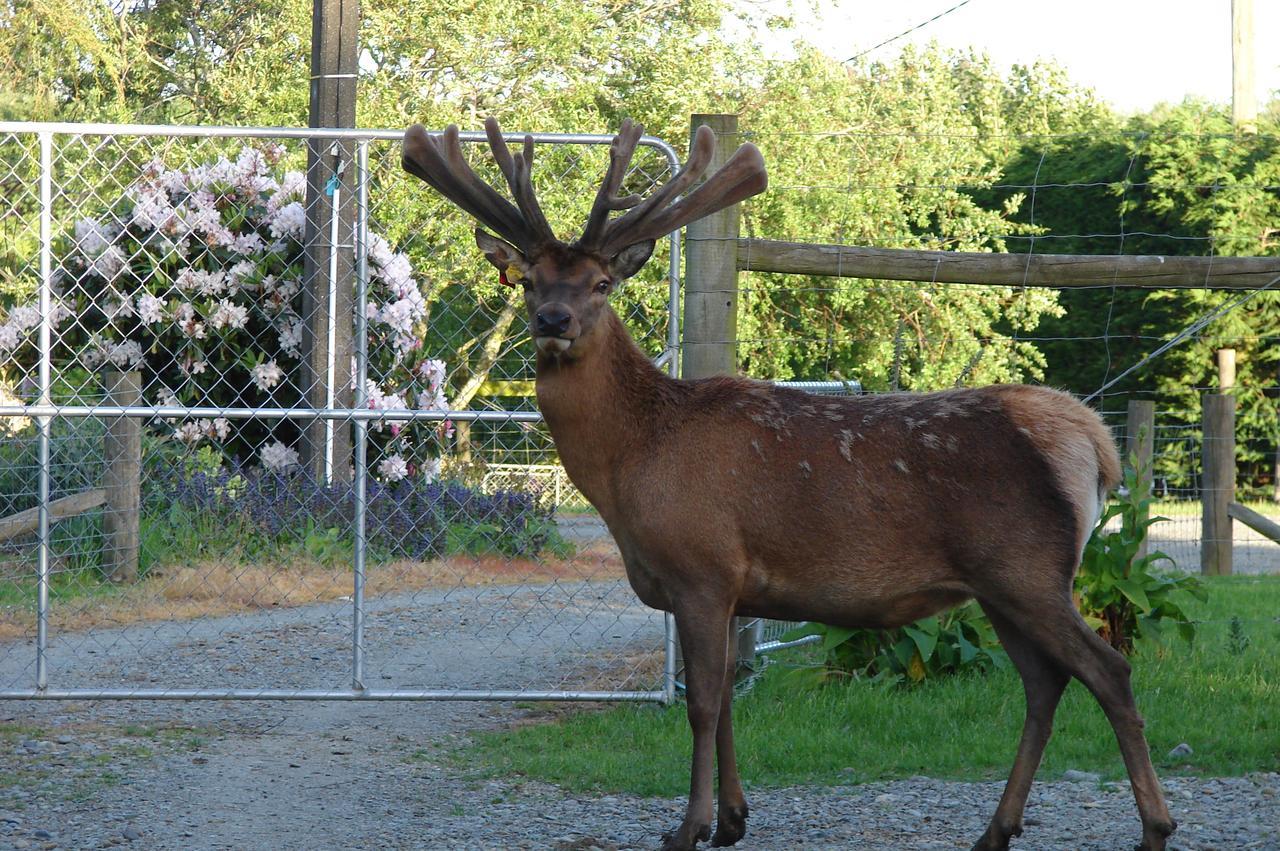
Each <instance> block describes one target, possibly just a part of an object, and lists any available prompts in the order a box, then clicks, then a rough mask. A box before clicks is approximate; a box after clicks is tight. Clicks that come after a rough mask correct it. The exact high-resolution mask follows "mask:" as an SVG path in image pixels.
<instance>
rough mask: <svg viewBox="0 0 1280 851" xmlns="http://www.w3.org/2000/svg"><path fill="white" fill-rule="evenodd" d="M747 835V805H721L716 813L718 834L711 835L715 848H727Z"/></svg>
mask: <svg viewBox="0 0 1280 851" xmlns="http://www.w3.org/2000/svg"><path fill="white" fill-rule="evenodd" d="M746 835H747V805H746V804H743V805H742V806H740V807H721V808H720V812H719V813H717V814H716V835H715V836H713V837H711V845H712V847H715V848H726V847H728V846H730V845H733V844H734V843H735V842H737V841H738V840H739V839H741V838H742V837H744V836H746Z"/></svg>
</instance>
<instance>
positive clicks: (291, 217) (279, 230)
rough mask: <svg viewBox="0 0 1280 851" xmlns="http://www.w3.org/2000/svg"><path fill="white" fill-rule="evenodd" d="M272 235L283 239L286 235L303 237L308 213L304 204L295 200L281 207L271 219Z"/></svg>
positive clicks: (297, 237) (296, 237)
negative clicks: (303, 206)
mask: <svg viewBox="0 0 1280 851" xmlns="http://www.w3.org/2000/svg"><path fill="white" fill-rule="evenodd" d="M270 222H271V235H272V236H274V237H276V238H279V239H283V238H285V237H290V236H291V237H294V238H295V239H301V238H302V232H303V229H304V228H305V227H306V224H307V213H306V211H305V210H304V209H303V208H302V204H301V203H299V202H297V201H293V202H291V203H289V204H286V205H285V206H283V207H281V208H280V209H279V210H278V211H277V212H276V214H275V215H274V216H272V217H271V219H270Z"/></svg>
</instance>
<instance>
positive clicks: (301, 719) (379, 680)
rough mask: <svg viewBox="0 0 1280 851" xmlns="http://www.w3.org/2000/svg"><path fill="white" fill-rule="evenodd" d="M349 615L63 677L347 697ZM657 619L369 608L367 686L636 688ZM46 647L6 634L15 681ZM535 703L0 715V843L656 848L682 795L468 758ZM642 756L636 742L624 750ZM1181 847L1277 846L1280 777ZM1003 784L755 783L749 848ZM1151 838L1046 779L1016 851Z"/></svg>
mask: <svg viewBox="0 0 1280 851" xmlns="http://www.w3.org/2000/svg"><path fill="white" fill-rule="evenodd" d="M345 615H346V608H345V606H342V605H338V604H334V605H320V606H309V607H305V608H299V609H290V610H273V611H268V612H262V613H259V614H253V615H244V616H239V617H233V618H219V619H208V620H202V621H192V622H186V623H168V622H165V623H152V624H143V625H137V626H131V627H126V628H120V629H114V630H95V631H92V632H89V633H82V634H76V635H70V636H61V637H55V641H54V644H53V646H52V649H51V677H52V681H53V682H54V684H55V685H62V686H72V685H75V686H81V687H86V686H120V685H121V684H122V683H126V684H127V683H139V684H143V685H151V686H153V687H154V686H157V685H172V686H196V685H225V686H240V687H245V686H255V685H264V684H266V685H272V686H277V687H279V686H296V687H299V688H314V687H324V686H336V687H343V686H345V685H346V679H345V678H346V675H345V673H344V671H345V666H346V665H347V664H348V658H349V657H348V654H349V649H348V648H349V640H350V639H349V632H348V627H347V625H346V621H345ZM660 635H661V619H660V617H658V616H657V615H655V614H654V613H652V612H649V611H647V610H645V609H643V608H642V607H640V606H639V605H638V604H636V603H635V601H634V599H633V598H632V597H631V596H630V591H629V590H627V589H626V588H625V586H624V585H619V584H616V583H557V584H553V585H548V586H539V587H529V588H486V589H457V590H454V591H449V592H424V593H418V594H414V595H406V596H402V597H390V598H384V599H381V600H378V601H374V602H373V603H371V604H370V614H369V632H368V641H369V661H368V666H369V671H370V678H371V682H370V685H375V684H376V685H378V686H380V687H382V686H385V687H395V686H403V687H413V686H416V687H429V688H449V687H459V688H476V687H507V688H510V687H513V686H525V687H539V688H554V687H558V686H569V687H572V686H574V685H581V684H583V683H584V682H586V681H590V682H591V683H592V684H593V687H597V688H599V687H602V684H601V683H600V682H599V679H598V678H599V676H600V672H601V671H604V672H606V674H607V675H609V676H612V677H614V680H613V681H612V682H610V683H608V684H607V685H609V686H612V687H630V688H635V687H639V686H643V685H647V684H641V683H637V682H628V681H627V680H626V679H625V675H626V673H627V672H628V670H629V669H628V668H627V666H626V663H627V660H634V659H635V658H636V654H637V653H638V652H641V651H645V650H649V649H651V648H653V647H656V646H658V639H659V637H660ZM30 649H31V648H30V646H29V645H27V644H25V643H21V642H19V643H9V644H0V683H3V684H5V685H12V684H14V683H15V681H20V680H24V679H25V678H27V677H28V676H29V669H30ZM521 712H522V710H521V709H520V708H519V707H513V706H510V705H502V704H481V703H453V702H450V703H267V702H236V703H228V702H221V703H220V702H193V703H183V702H168V701H165V702H129V703H124V702H93V703H90V702H83V703H63V702H47V703H32V702H17V701H10V702H2V703H0V847H3V848H32V849H34V848H101V847H107V846H111V845H132V846H133V847H137V848H147V849H152V848H154V849H285V851H291V850H292V849H298V851H302V850H303V849H307V851H311V849H327V848H369V849H386V848H396V849H398V848H406V849H434V848H468V849H469V848H495V849H501V848H560V849H570V848H576V849H586V848H590V847H593V846H594V847H599V848H603V849H614V848H632V847H635V848H651V847H656V837H657V836H658V834H660V833H661V832H662V831H663V830H666V829H668V828H670V827H672V826H674V825H675V824H676V823H677V821H678V820H679V816H680V812H681V809H682V806H683V801H682V800H681V799H669V800H668V799H636V798H632V797H628V796H616V795H615V796H582V795H573V794H568V793H565V792H563V791H561V790H558V789H556V788H555V787H552V786H549V785H546V784H542V783H533V782H518V781H493V780H488V779H485V778H483V777H481V776H480V775H479V774H478V773H477V772H474V771H472V770H471V769H470V768H469V767H467V766H460V765H458V764H456V760H455V759H451V758H450V756H449V754H450V753H451V752H453V751H454V750H455V749H456V746H457V745H458V744H459V742H460V741H462V740H463V739H465V737H466V736H467V735H468V734H469V733H471V732H473V731H476V730H482V729H487V728H492V727H495V726H498V725H502V724H504V723H508V722H509V721H511V720H512V719H513V718H514V717H515V716H517V715H518V714H520V713H521ZM619 744H620V745H622V746H625V743H619ZM1166 785H1167V786H1168V788H1169V792H1170V803H1171V807H1172V809H1173V811H1174V815H1175V818H1177V819H1178V821H1179V822H1180V823H1181V825H1182V828H1181V830H1180V831H1179V833H1178V835H1177V840H1178V841H1177V842H1176V843H1175V847H1178V848H1196V849H1210V848H1213V849H1228V848H1230V849H1236V848H1265V849H1280V838H1277V826H1278V825H1280V802H1278V801H1277V794H1278V793H1280V777H1277V776H1276V775H1259V776H1254V777H1250V778H1239V779H1223V780H1212V779H1210V780H1192V779H1179V778H1171V779H1167V780H1166ZM999 794H1000V784H997V783H989V782H988V783H954V782H942V781H937V780H931V779H927V778H914V779H912V780H906V781H897V782H891V783H873V784H863V785H857V786H848V787H840V788H832V789H827V788H796V789H771V790H754V791H750V790H749V798H750V801H751V806H752V810H753V815H752V819H751V822H750V828H749V830H750V832H749V835H748V837H747V839H746V840H744V841H743V842H742V843H741V844H740V845H739V846H738V847H740V848H744V849H775V848H806V849H808V848H812V849H829V848H871V849H925V848H968V847H969V844H970V843H972V841H973V839H974V838H976V837H977V836H978V834H979V833H980V832H981V831H982V829H983V828H984V826H985V821H986V819H987V818H988V817H989V816H990V813H991V811H992V809H993V808H994V806H995V802H996V800H997V799H998V797H999ZM1138 836H1139V828H1138V821H1137V816H1136V812H1135V810H1134V807H1133V801H1132V797H1131V796H1130V794H1129V792H1128V790H1127V788H1126V787H1125V786H1123V785H1122V784H1099V783H1097V782H1064V781H1059V782H1053V783H1043V784H1037V786H1036V790H1035V791H1034V792H1033V796H1032V800H1031V804H1030V807H1029V810H1028V826H1027V833H1026V836H1025V837H1024V839H1023V840H1021V841H1019V842H1017V843H1015V847H1016V848H1020V849H1034V848H1042V849H1048V848H1054V849H1059V848H1060V849H1066V848H1072V849H1085V848H1087V849H1120V848H1130V847H1132V845H1133V843H1134V841H1135V840H1136V839H1137V838H1138Z"/></svg>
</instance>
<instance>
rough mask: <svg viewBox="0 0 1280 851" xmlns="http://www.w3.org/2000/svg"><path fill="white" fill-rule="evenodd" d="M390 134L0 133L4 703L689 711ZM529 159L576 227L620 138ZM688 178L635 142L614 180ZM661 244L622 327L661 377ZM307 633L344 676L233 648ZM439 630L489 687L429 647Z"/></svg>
mask: <svg viewBox="0 0 1280 851" xmlns="http://www.w3.org/2000/svg"><path fill="white" fill-rule="evenodd" d="M399 138H400V134H399V133H398V132H382V131H331V130H330V131H323V132H322V131H306V130H287V131H285V130H277V129H246V128H209V127H181V128H179V127H135V126H112V125H59V124H40V125H32V124H14V123H8V124H0V187H3V195H2V196H0V198H2V199H3V200H2V201H0V233H2V237H3V245H4V251H5V254H4V256H3V257H0V697H4V698H39V697H44V698H70V697H76V698H95V697H97V698H241V697H243V698H264V697H269V698H279V699H308V698H310V699H451V698H485V697H494V698H496V697H507V698H525V699H536V698H548V699H562V700H563V699H602V698H608V699H620V700H662V699H666V698H668V697H669V696H670V695H671V694H672V688H673V685H672V666H671V661H670V648H671V645H672V641H673V637H672V630H671V625H670V623H668V622H667V621H666V619H664V617H663V616H662V615H661V614H660V613H655V612H652V611H650V610H648V609H646V608H645V607H643V606H642V605H641V604H640V603H639V601H638V600H636V599H635V598H634V595H633V594H632V593H631V591H630V589H629V587H628V586H627V583H626V579H625V576H624V573H623V569H622V564H621V558H620V556H619V554H618V552H617V550H616V548H615V547H614V546H613V544H612V542H611V540H609V539H608V538H607V536H603V535H601V534H599V533H600V531H601V529H602V527H600V526H599V525H598V524H595V525H592V524H582V523H575V522H574V517H575V516H581V515H589V514H590V508H589V506H587V505H585V503H578V502H575V499H574V497H573V495H572V489H570V488H565V487H564V482H563V480H562V478H561V477H562V475H563V474H562V473H557V472H547V473H542V472H539V473H537V474H535V473H534V471H553V470H558V466H557V464H556V458H555V454H554V447H553V445H552V442H551V439H550V436H549V435H548V433H547V432H546V429H545V428H544V426H543V424H542V422H541V418H540V417H539V415H538V414H537V411H536V406H535V405H534V400H533V398H532V396H533V391H532V385H533V365H532V346H530V345H527V342H528V341H527V340H526V337H527V333H526V332H525V331H524V330H523V329H524V325H525V323H524V318H523V315H522V314H523V304H522V299H521V298H520V297H519V290H518V288H514V289H513V288H507V287H504V286H501V285H500V284H499V283H498V281H497V280H496V279H497V276H496V275H494V274H489V270H487V267H485V268H484V269H482V268H481V267H484V266H485V264H484V263H483V261H482V258H481V257H480V256H479V254H478V252H477V251H476V249H475V244H474V239H473V237H472V235H471V231H472V228H473V223H472V222H470V221H469V220H468V219H467V218H466V217H465V216H464V215H462V214H461V213H459V212H458V211H457V210H455V209H454V208H453V207H452V206H451V205H449V204H448V203H447V202H445V201H443V200H442V199H441V198H440V197H439V196H438V195H436V194H435V193H433V192H431V191H430V190H428V189H427V188H426V187H425V186H424V185H422V184H421V183H420V182H418V181H416V180H414V179H412V178H410V177H409V176H407V175H406V174H404V172H403V171H402V169H401V168H400V164H399V144H398V143H399ZM463 138H464V142H466V143H468V144H467V149H468V152H469V156H471V158H472V160H473V167H474V168H475V169H476V170H477V171H478V172H479V173H481V174H482V175H485V176H486V177H487V178H488V179H490V180H491V181H492V182H493V183H494V184H495V185H501V176H500V175H499V174H498V172H497V170H496V168H495V167H494V166H493V164H492V158H491V157H490V156H489V155H488V152H487V148H486V147H485V146H484V145H483V144H476V143H478V142H483V135H482V134H464V137H463ZM534 138H535V142H536V144H537V152H538V163H537V166H536V168H535V180H536V181H537V182H538V184H539V187H540V196H541V198H542V201H543V207H544V209H545V210H546V212H547V215H548V217H549V219H550V220H551V221H552V222H553V223H555V224H557V225H559V227H560V228H561V230H562V235H565V236H571V234H568V233H565V231H567V230H568V229H569V228H571V227H575V226H578V225H579V224H580V223H581V222H582V221H583V220H584V218H585V213H586V210H587V208H588V207H589V204H590V199H591V197H593V195H594V187H595V185H596V184H597V183H598V181H599V179H600V177H601V176H602V175H603V174H604V170H605V167H606V166H607V163H608V143H609V141H610V139H611V137H607V136H580V135H546V134H544V135H535V137H534ZM677 165H678V163H677V159H676V156H675V154H674V152H673V150H672V149H671V148H670V147H669V146H667V145H666V144H665V143H663V142H661V141H660V140H656V139H648V138H647V139H645V140H643V141H642V143H641V147H640V150H639V151H638V152H637V156H636V158H635V161H634V165H633V167H632V169H631V172H630V173H629V174H628V176H627V191H628V192H641V193H643V192H646V191H648V190H650V189H651V188H652V187H653V186H654V185H655V184H659V183H661V182H665V180H666V179H667V178H668V177H669V176H670V175H671V174H672V173H673V171H674V168H675V167H676V166H677ZM308 184H310V185H311V186H312V192H311V193H310V195H309V194H308ZM316 187H322V192H323V195H319V196H318V195H317V193H316V191H315V188H316ZM658 254H659V255H660V257H658V258H655V260H654V261H653V262H651V263H650V264H649V266H648V267H647V268H646V270H645V272H644V273H642V274H641V275H639V276H637V277H636V278H635V279H633V280H632V281H630V282H629V283H628V284H627V286H626V287H625V288H624V289H623V290H622V291H621V292H620V293H619V295H618V296H616V297H615V307H616V308H617V309H618V311H619V313H620V314H621V315H622V316H623V318H624V319H625V321H626V322H627V324H628V325H629V327H630V328H631V330H632V333H633V335H634V336H635V338H636V339H637V341H638V342H639V343H640V345H641V346H642V347H644V348H645V349H646V350H647V351H648V352H649V353H650V354H651V355H652V356H653V357H654V358H655V359H660V360H662V362H664V363H666V364H669V365H672V368H674V366H673V364H674V358H672V356H671V354H672V352H673V350H674V345H675V343H676V342H677V340H678V329H677V327H676V323H675V321H674V319H673V317H675V316H677V315H678V312H677V311H676V310H675V307H676V301H675V300H676V298H677V295H678V280H677V277H676V274H677V273H676V270H678V268H679V257H678V243H677V242H676V240H675V239H674V238H673V239H672V240H671V241H670V242H669V243H667V244H666V245H665V246H660V248H659V251H658ZM517 470H518V471H522V472H515V471H517ZM584 529H585V530H586V531H585V532H584ZM297 630H302V631H304V632H306V633H307V634H308V635H311V636H313V637H314V646H315V652H316V654H317V656H316V657H313V659H315V658H322V659H324V660H325V665H324V669H325V671H326V672H327V673H326V675H325V677H324V678H323V679H322V680H320V681H316V680H315V679H314V677H311V678H309V679H308V678H306V677H300V678H299V679H297V680H296V681H283V682H280V681H272V682H264V681H262V679H261V678H260V677H259V676H257V675H256V674H255V668H256V667H257V666H258V663H259V662H260V661H261V653H262V652H263V650H262V645H261V642H247V641H245V640H244V636H245V635H246V634H248V633H253V634H255V635H258V636H261V635H263V634H266V635H270V634H280V633H281V632H282V631H297ZM428 631H429V632H430V634H431V635H432V636H433V638H434V639H436V640H439V639H441V638H447V639H448V643H449V645H450V646H454V647H456V648H457V652H458V654H459V656H460V657H465V658H468V659H472V660H474V664H471V665H469V666H467V670H468V671H469V677H470V681H469V682H467V683H465V684H458V683H457V682H451V683H449V684H447V686H446V684H443V683H439V682H436V681H433V676H432V670H433V662H432V659H430V658H413V656H412V647H413V640H414V637H415V636H416V635H421V634H423V633H425V632H428ZM193 652H196V653H198V654H199V655H200V657H201V658H202V662H201V664H192V665H186V666H178V668H177V669H178V670H182V671H183V673H181V674H176V675H175V674H174V673H173V672H174V670H175V666H174V665H173V664H170V663H172V662H173V661H174V660H175V659H177V658H183V659H186V658H189V657H190V656H191V654H192V653H193ZM87 657H96V659H97V660H98V661H99V662H105V663H106V664H99V665H96V666H94V668H93V673H91V674H89V673H86V672H85V670H83V669H82V666H81V665H80V664H78V660H82V659H84V658H87ZM157 672H165V673H164V674H163V675H160V674H158V673H157Z"/></svg>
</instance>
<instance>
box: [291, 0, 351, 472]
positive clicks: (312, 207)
mask: <svg viewBox="0 0 1280 851" xmlns="http://www.w3.org/2000/svg"><path fill="white" fill-rule="evenodd" d="M311 14H312V18H311V107H310V116H309V120H308V126H310V127H354V126H355V123H356V75H357V73H358V71H359V65H358V59H359V54H358V45H357V38H356V36H357V31H358V29H359V25H360V3H359V0H312V11H311ZM354 152H355V147H354V145H353V144H352V143H351V142H350V141H347V140H336V139H323V138H317V139H311V140H309V141H308V143H307V200H306V210H307V221H306V230H305V232H304V234H303V244H304V265H303V301H302V317H303V333H302V364H301V374H300V376H299V378H300V379H301V384H302V387H303V388H304V389H305V391H306V396H307V403H308V407H312V408H325V407H330V406H331V405H332V406H333V407H339V408H349V407H351V405H352V402H353V398H354V396H353V388H352V387H351V358H352V355H353V353H354V350H353V348H352V339H351V338H352V322H353V283H354V278H355V251H354V246H355V191H354V190H355V172H356V169H355V164H354V158H355V153H354ZM303 435H304V437H303V441H302V445H301V447H300V449H301V456H302V462H303V464H304V465H305V466H306V467H307V468H308V469H309V470H310V471H311V473H312V475H314V476H315V477H316V479H317V480H320V481H329V480H338V481H343V480H349V478H350V475H349V469H350V467H351V462H352V454H351V434H350V429H349V423H346V422H341V421H324V420H315V421H313V422H311V423H308V424H307V425H306V426H305V428H304V432H303Z"/></svg>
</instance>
